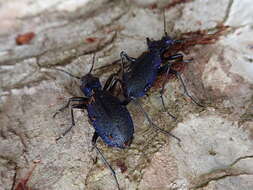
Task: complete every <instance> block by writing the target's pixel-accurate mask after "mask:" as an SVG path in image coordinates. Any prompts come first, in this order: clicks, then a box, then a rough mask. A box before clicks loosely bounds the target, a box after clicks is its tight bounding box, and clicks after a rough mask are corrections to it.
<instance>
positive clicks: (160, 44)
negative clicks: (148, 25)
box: [147, 33, 175, 54]
mask: <svg viewBox="0 0 253 190" xmlns="http://www.w3.org/2000/svg"><path fill="white" fill-rule="evenodd" d="M174 42H175V41H174V40H173V39H172V38H171V37H170V36H168V35H167V33H166V34H165V36H163V37H162V38H161V39H160V40H150V39H149V38H147V45H148V49H149V51H158V52H159V53H161V54H162V53H164V51H165V50H166V49H168V48H169V47H170V46H171V45H173V44H174Z"/></svg>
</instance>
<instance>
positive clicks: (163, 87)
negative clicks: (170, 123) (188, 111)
mask: <svg viewBox="0 0 253 190" xmlns="http://www.w3.org/2000/svg"><path fill="white" fill-rule="evenodd" d="M166 67H167V71H166V77H165V79H164V81H163V85H162V89H161V90H160V98H161V100H162V105H163V109H164V111H165V112H167V113H168V114H169V116H170V117H172V118H173V119H174V120H176V119H177V118H176V117H175V116H174V115H172V114H171V113H170V112H169V111H167V110H166V108H165V103H164V99H163V94H164V89H165V84H166V82H167V79H168V76H169V72H170V67H171V64H168V65H166Z"/></svg>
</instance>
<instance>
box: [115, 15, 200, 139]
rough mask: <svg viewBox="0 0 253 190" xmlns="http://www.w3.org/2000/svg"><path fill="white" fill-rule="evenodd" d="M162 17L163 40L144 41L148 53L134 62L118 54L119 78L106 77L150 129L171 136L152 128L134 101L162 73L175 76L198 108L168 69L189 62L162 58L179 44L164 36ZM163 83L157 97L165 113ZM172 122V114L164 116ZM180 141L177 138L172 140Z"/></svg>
mask: <svg viewBox="0 0 253 190" xmlns="http://www.w3.org/2000/svg"><path fill="white" fill-rule="evenodd" d="M163 17H164V36H163V37H162V38H161V39H160V40H150V39H149V38H146V41H147V46H148V50H147V51H146V52H144V53H142V54H141V55H140V56H139V57H138V58H133V57H130V56H128V55H127V53H126V52H124V51H122V52H121V53H120V57H121V63H122V64H121V76H120V78H118V77H117V74H112V75H111V76H110V77H111V78H114V79H113V80H114V81H115V82H116V83H117V82H119V83H121V86H122V90H123V94H124V97H125V98H126V99H125V102H126V104H127V103H129V102H130V101H134V102H135V103H137V105H138V106H139V107H140V108H141V110H142V112H143V113H144V115H145V117H146V118H147V119H148V121H149V123H150V124H151V126H153V127H155V128H156V129H158V130H160V131H161V132H163V133H166V134H168V135H171V136H173V137H175V136H174V135H172V134H171V133H169V132H167V131H165V130H163V129H161V128H159V127H158V126H156V125H155V124H154V123H153V122H152V121H151V119H150V118H149V116H148V114H147V113H146V112H145V111H144V109H143V108H142V106H141V104H140V103H139V102H138V98H139V97H142V96H144V95H146V94H147V92H148V90H149V89H150V88H151V87H152V86H153V84H154V82H155V80H156V78H157V76H158V75H160V74H163V73H166V79H167V77H168V75H169V74H175V75H176V76H177V78H178V79H179V80H180V82H181V83H182V85H183V88H184V91H185V94H186V95H187V96H188V97H190V98H191V99H192V101H193V102H195V103H196V104H197V105H199V106H202V105H201V104H199V103H198V102H197V101H196V100H195V99H194V98H193V97H192V96H191V95H190V94H189V93H188V91H187V89H186V86H185V84H184V82H183V80H182V78H181V76H180V73H179V72H177V71H176V70H173V69H171V65H172V64H173V63H175V62H185V63H188V62H191V60H183V54H181V53H176V54H174V55H171V56H169V57H166V56H165V54H166V53H167V52H168V51H169V50H170V48H171V47H172V46H173V45H176V44H178V43H181V41H180V40H174V39H172V38H171V37H170V36H168V34H167V32H166V21H165V12H163ZM166 79H165V80H164V81H163V87H162V89H161V91H160V97H161V100H162V105H163V108H164V111H166V109H165V104H164V100H163V93H164V86H165V83H166ZM167 113H168V114H169V115H170V116H171V117H172V118H174V119H176V118H175V117H174V116H173V115H172V114H170V113H169V112H167ZM175 138H176V139H177V140H179V141H180V139H179V138H178V137H175Z"/></svg>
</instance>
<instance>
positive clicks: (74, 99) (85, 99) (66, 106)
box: [53, 97, 88, 117]
mask: <svg viewBox="0 0 253 190" xmlns="http://www.w3.org/2000/svg"><path fill="white" fill-rule="evenodd" d="M87 100H88V98H85V97H72V98H69V100H68V103H67V104H66V105H65V106H63V107H61V108H60V109H59V110H58V111H56V112H55V113H54V115H53V117H55V116H56V115H57V114H58V113H60V112H62V111H63V110H65V109H66V108H68V107H69V105H70V103H71V102H73V101H84V102H86V101H87Z"/></svg>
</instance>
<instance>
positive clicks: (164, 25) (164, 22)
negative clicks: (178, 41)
mask: <svg viewBox="0 0 253 190" xmlns="http://www.w3.org/2000/svg"><path fill="white" fill-rule="evenodd" d="M163 30H164V35H165V36H168V33H167V31H166V18H165V8H164V9H163Z"/></svg>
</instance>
